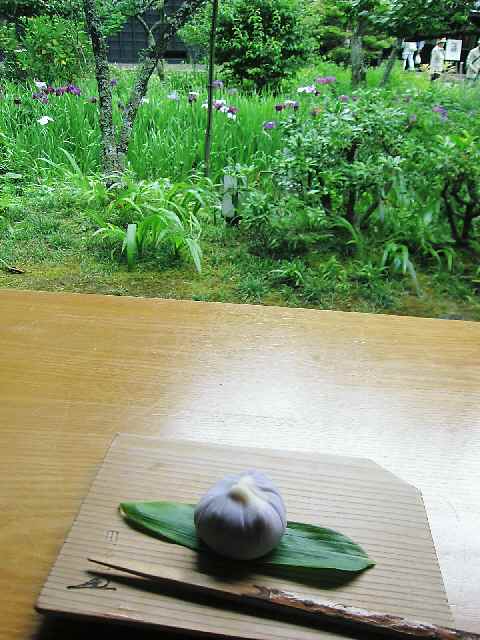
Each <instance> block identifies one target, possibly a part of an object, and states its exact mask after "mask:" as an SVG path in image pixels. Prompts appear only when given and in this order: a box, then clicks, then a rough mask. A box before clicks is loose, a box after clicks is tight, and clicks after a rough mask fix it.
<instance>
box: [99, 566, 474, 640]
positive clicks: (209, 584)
mask: <svg viewBox="0 0 480 640" xmlns="http://www.w3.org/2000/svg"><path fill="white" fill-rule="evenodd" d="M88 560H89V561H90V562H94V563H95V564H98V565H102V566H105V567H109V568H111V569H117V570H119V571H123V572H125V573H128V574H131V575H134V576H139V577H142V578H149V579H151V580H154V581H155V582H159V583H163V584H166V585H174V586H177V587H183V588H188V589H190V590H194V591H196V592H198V593H202V594H204V595H213V596H215V597H218V598H221V599H223V600H229V601H236V602H243V603H248V604H252V605H257V606H262V608H263V609H265V608H272V609H277V610H278V608H281V609H282V610H288V609H294V610H295V611H296V612H297V613H304V614H308V616H309V618H310V620H312V616H313V618H314V619H318V621H319V622H322V621H323V622H329V623H333V624H342V625H344V626H345V625H348V627H350V629H357V630H358V631H363V632H369V633H372V632H373V633H378V634H382V635H383V636H387V637H392V638H393V637H394V638H411V639H412V640H420V639H428V640H480V634H477V633H473V632H468V631H461V630H459V629H450V628H448V627H439V626H437V625H435V624H429V623H424V622H416V621H414V620H406V619H405V618H401V617H400V616H394V615H390V614H388V613H379V612H377V611H367V610H365V609H359V608H357V607H352V606H347V605H343V604H337V603H334V602H328V601H323V600H318V599H315V600H313V599H312V600H311V599H304V598H302V597H301V596H299V595H296V594H295V593H290V592H288V591H282V590H279V589H272V588H270V587H267V586H262V585H257V584H251V585H249V584H241V585H235V584H234V583H227V582H222V581H221V580H216V579H211V580H210V579H208V576H207V575H206V574H199V578H198V580H196V579H195V577H192V576H191V574H190V575H189V576H188V577H186V576H185V575H184V574H183V572H182V571H181V570H179V569H174V568H172V567H160V566H158V565H155V566H152V565H148V564H145V563H141V562H136V561H133V560H111V559H109V558H102V557H96V556H95V557H91V558H88ZM200 576H201V577H200Z"/></svg>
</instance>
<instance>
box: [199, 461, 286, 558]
mask: <svg viewBox="0 0 480 640" xmlns="http://www.w3.org/2000/svg"><path fill="white" fill-rule="evenodd" d="M194 519H195V526H196V528H197V533H198V536H199V538H200V539H201V540H203V542H204V543H205V544H206V545H207V546H208V547H210V548H211V549H212V550H213V551H215V552H216V553H218V554H220V555H222V556H226V557H228V558H235V559H237V560H253V559H254V558H260V557H262V556H264V555H266V554H267V553H269V552H270V551H272V550H273V549H274V548H275V547H276V546H277V545H278V543H279V542H280V540H281V538H282V536H283V534H284V533H285V529H286V527H287V514H286V510H285V505H284V502H283V499H282V497H281V495H280V493H279V491H278V489H277V488H276V487H275V485H274V484H273V483H272V481H271V480H270V479H269V478H268V477H267V476H266V475H265V474H264V473H262V472H261V471H256V470H250V471H246V472H244V473H241V474H239V475H229V476H226V477H225V478H223V480H220V481H219V482H217V483H216V484H215V485H214V486H213V487H211V488H210V489H209V491H208V492H207V494H206V495H205V496H204V497H203V498H202V499H201V500H200V502H199V503H198V505H197V507H196V508H195V516H194Z"/></svg>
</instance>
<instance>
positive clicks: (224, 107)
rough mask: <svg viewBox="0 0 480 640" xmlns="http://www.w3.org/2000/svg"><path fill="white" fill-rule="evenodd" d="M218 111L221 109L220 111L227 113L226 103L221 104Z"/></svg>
mask: <svg viewBox="0 0 480 640" xmlns="http://www.w3.org/2000/svg"><path fill="white" fill-rule="evenodd" d="M219 111H221V112H222V113H228V107H227V105H226V104H222V106H221V107H220V108H219Z"/></svg>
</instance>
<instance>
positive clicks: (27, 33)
mask: <svg viewBox="0 0 480 640" xmlns="http://www.w3.org/2000/svg"><path fill="white" fill-rule="evenodd" d="M0 49H2V50H3V51H4V55H5V61H4V67H5V71H4V73H5V75H6V76H7V77H10V78H12V79H15V80H24V79H33V78H38V79H39V80H42V81H45V82H53V81H54V80H64V81H71V80H73V79H75V78H76V77H78V76H79V75H82V74H84V73H85V72H86V71H87V70H88V69H89V68H90V66H91V60H92V54H91V47H90V43H89V41H88V38H87V36H86V33H85V31H84V29H83V26H82V24H81V23H79V22H76V21H74V20H68V19H66V18H62V17H59V16H46V15H42V16H37V17H33V18H22V19H21V20H20V24H19V28H18V31H16V30H15V28H14V27H12V26H11V25H9V26H3V27H0Z"/></svg>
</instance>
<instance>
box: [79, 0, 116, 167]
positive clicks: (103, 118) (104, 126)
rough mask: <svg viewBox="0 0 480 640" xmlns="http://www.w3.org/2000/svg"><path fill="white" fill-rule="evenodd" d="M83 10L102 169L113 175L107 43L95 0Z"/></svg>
mask: <svg viewBox="0 0 480 640" xmlns="http://www.w3.org/2000/svg"><path fill="white" fill-rule="evenodd" d="M83 10H84V13H85V21H86V24H87V29H88V32H89V34H90V39H91V41H92V49H93V55H94V59H95V75H96V78H97V87H98V102H99V122H100V131H101V136H102V141H101V145H102V170H103V172H104V173H105V174H106V175H112V174H113V173H116V172H117V171H118V170H119V162H118V153H117V145H116V141H115V128H114V126H113V117H112V88H111V86H110V71H109V69H108V59H107V45H106V42H105V38H104V37H103V35H102V32H101V26H100V21H99V18H98V14H97V11H96V8H95V0H83Z"/></svg>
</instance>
